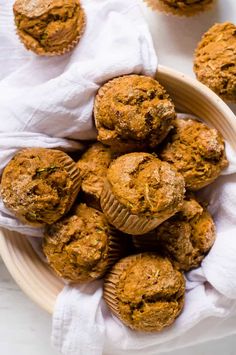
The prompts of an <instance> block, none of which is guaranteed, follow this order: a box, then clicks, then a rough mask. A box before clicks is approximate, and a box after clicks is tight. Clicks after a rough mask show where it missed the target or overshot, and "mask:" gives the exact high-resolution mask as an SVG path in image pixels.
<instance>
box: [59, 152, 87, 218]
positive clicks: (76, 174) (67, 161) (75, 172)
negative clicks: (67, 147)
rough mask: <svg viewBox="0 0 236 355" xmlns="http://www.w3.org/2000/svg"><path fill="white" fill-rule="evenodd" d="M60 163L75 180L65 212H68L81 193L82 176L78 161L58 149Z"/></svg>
mask: <svg viewBox="0 0 236 355" xmlns="http://www.w3.org/2000/svg"><path fill="white" fill-rule="evenodd" d="M57 156H58V163H60V164H61V165H62V166H63V168H64V169H65V170H66V172H67V173H68V174H69V176H70V178H71V180H72V181H73V187H72V191H71V198H70V201H69V203H68V206H67V208H66V210H65V213H66V212H68V211H69V210H70V208H71V206H72V205H73V203H74V202H75V199H76V197H77V195H78V193H79V190H80V186H81V183H82V178H81V175H80V171H79V169H77V166H76V163H75V162H74V161H73V160H72V159H71V158H70V157H69V155H67V154H66V153H64V152H60V151H57Z"/></svg>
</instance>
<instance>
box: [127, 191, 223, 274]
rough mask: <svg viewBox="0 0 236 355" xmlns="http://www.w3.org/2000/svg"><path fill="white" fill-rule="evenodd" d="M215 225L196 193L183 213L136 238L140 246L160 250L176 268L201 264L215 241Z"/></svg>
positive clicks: (193, 266)
mask: <svg viewBox="0 0 236 355" xmlns="http://www.w3.org/2000/svg"><path fill="white" fill-rule="evenodd" d="M215 235H216V233H215V225H214V222H213V220H212V217H211V215H210V214H209V212H208V211H207V210H206V209H205V208H204V207H202V206H201V205H200V204H199V203H198V201H197V200H196V199H195V198H194V197H193V196H188V197H186V199H185V201H184V204H183V207H182V209H181V211H180V212H178V213H176V214H175V215H174V216H173V217H171V218H170V219H168V220H167V221H165V222H164V223H162V224H161V225H160V226H159V227H157V229H156V230H155V231H153V232H151V233H149V234H147V235H145V236H139V237H133V242H134V245H135V247H136V249H137V250H138V251H139V252H141V251H154V252H159V253H161V254H163V255H165V256H167V257H168V258H170V259H171V261H172V263H173V264H174V265H175V267H176V268H178V269H179V270H182V271H189V270H191V269H193V268H196V267H198V266H199V265H200V264H201V262H202V260H203V258H204V257H205V255H206V254H207V253H208V251H209V250H210V248H211V247H212V245H213V244H214V241H215Z"/></svg>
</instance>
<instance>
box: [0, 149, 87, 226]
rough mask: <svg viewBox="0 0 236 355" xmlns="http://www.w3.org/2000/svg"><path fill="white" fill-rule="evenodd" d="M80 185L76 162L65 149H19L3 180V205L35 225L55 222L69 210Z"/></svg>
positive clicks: (6, 168) (22, 219)
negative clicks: (62, 150)
mask: <svg viewBox="0 0 236 355" xmlns="http://www.w3.org/2000/svg"><path fill="white" fill-rule="evenodd" d="M80 185H81V177H80V173H79V170H78V169H77V168H76V164H75V162H74V161H73V160H72V159H71V158H70V157H69V156H68V155H67V154H66V153H64V152H61V151H59V150H53V149H44V148H27V149H23V150H21V151H19V152H18V153H17V154H16V155H15V156H14V157H13V158H12V160H11V161H10V162H9V163H8V165H7V166H6V167H5V169H4V171H3V175H2V181H1V196H2V199H3V203H4V205H5V206H6V207H7V208H8V209H9V210H10V211H11V212H13V213H14V215H15V216H16V217H18V218H19V219H20V220H21V221H22V222H24V223H26V224H29V225H32V226H42V225H44V224H52V223H54V222H56V221H57V220H59V219H60V218H61V217H62V216H63V215H64V214H65V213H67V212H68V211H69V209H70V207H71V206H72V204H73V202H74V201H75V199H76V197H77V194H78V192H79V189H80Z"/></svg>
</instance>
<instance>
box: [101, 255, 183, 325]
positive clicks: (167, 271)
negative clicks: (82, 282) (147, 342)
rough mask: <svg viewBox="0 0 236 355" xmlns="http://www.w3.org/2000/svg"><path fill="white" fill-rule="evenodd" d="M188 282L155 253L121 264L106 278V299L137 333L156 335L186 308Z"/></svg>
mask: <svg viewBox="0 0 236 355" xmlns="http://www.w3.org/2000/svg"><path fill="white" fill-rule="evenodd" d="M184 292H185V281H184V278H183V275H182V274H181V273H180V272H179V271H177V270H176V269H174V267H173V266H172V264H171V262H170V261H169V260H168V259H167V258H163V257H161V256H159V255H157V254H154V253H143V254H138V255H132V256H129V257H126V258H124V259H122V260H120V261H119V262H118V263H117V264H115V265H114V266H113V268H112V269H111V271H110V272H109V274H108V275H107V276H106V279H105V283H104V299H105V301H106V303H107V305H108V306H109V308H110V309H111V311H112V312H113V313H114V314H115V315H116V316H117V317H118V318H119V319H120V320H121V321H122V322H123V323H124V324H126V325H127V326H128V327H130V328H132V329H134V330H140V331H146V332H154V331H161V330H162V329H163V328H165V327H167V326H169V325H171V324H172V323H173V322H174V321H175V319H176V318H177V317H178V315H179V314H180V312H181V310H182V308H183V304H184Z"/></svg>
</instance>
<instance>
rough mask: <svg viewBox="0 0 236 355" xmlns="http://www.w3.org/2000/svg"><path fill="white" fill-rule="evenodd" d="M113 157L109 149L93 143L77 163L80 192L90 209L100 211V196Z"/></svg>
mask: <svg viewBox="0 0 236 355" xmlns="http://www.w3.org/2000/svg"><path fill="white" fill-rule="evenodd" d="M113 156H114V154H113V153H112V151H111V149H110V148H109V147H107V146H104V145H103V144H101V143H94V144H93V145H91V146H90V147H89V148H88V150H87V151H86V152H85V153H84V154H83V155H82V157H81V158H80V159H79V161H78V162H77V167H78V169H79V171H80V174H81V176H82V185H81V190H82V192H83V193H84V200H85V202H86V204H87V205H89V206H91V207H94V208H99V209H100V202H99V201H100V196H101V192H102V189H103V185H104V181H105V178H106V175H107V169H108V167H109V165H110V163H111V161H112V159H113Z"/></svg>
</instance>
